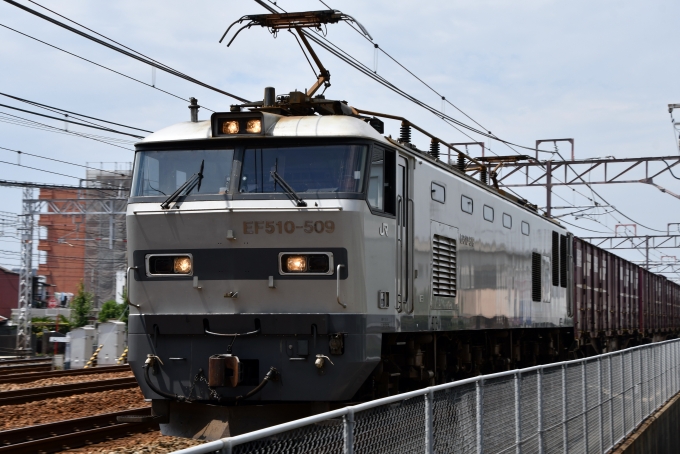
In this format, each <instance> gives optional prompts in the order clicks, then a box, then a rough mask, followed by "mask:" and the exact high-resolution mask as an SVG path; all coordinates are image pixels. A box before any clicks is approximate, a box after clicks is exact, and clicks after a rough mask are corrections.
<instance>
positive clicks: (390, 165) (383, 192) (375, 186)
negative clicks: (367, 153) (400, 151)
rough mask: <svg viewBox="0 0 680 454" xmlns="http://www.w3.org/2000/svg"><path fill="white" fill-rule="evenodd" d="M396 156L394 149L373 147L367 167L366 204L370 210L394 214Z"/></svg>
mask: <svg viewBox="0 0 680 454" xmlns="http://www.w3.org/2000/svg"><path fill="white" fill-rule="evenodd" d="M396 164H397V158H396V152H395V150H389V149H386V148H382V147H379V146H374V147H373V152H372V153H371V162H370V163H369V169H368V194H367V200H368V204H369V205H370V206H371V208H372V211H374V212H378V214H379V213H384V214H389V215H392V216H394V215H395V214H396V189H397V185H396V183H395V181H396V176H397V169H396Z"/></svg>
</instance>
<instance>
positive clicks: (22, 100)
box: [0, 92, 153, 133]
mask: <svg viewBox="0 0 680 454" xmlns="http://www.w3.org/2000/svg"><path fill="white" fill-rule="evenodd" d="M0 95H2V96H6V97H8V98H12V99H15V100H17V101H21V102H25V103H27V104H30V105H32V106H36V107H42V108H43V109H45V110H49V111H51V112H55V111H59V112H66V113H68V114H72V115H77V116H79V117H85V118H89V119H90V120H96V121H101V122H103V123H109V124H112V125H116V126H122V127H124V128H128V129H135V130H137V131H142V132H148V133H153V131H149V130H146V129H141V128H135V127H134V126H127V125H123V124H120V123H114V122H113V121H108V120H102V119H101V118H97V117H89V116H87V115H83V114H79V113H77V112H71V111H69V110H65V109H60V108H59V107H54V106H48V105H47V104H41V103H39V102H35V101H30V100H28V99H24V98H19V97H18V96H13V95H9V94H7V93H1V92H0ZM55 113H56V112H55ZM79 120H81V121H85V120H82V119H79ZM88 123H89V122H88ZM92 124H95V123H92ZM112 131H114V130H113V129H112Z"/></svg>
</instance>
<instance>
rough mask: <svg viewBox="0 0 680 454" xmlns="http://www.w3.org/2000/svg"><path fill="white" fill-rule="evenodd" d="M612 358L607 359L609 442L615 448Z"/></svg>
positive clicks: (610, 356)
mask: <svg viewBox="0 0 680 454" xmlns="http://www.w3.org/2000/svg"><path fill="white" fill-rule="evenodd" d="M612 356H614V355H609V356H608V357H607V359H608V360H609V433H610V437H609V441H610V443H611V447H613V446H614V444H615V443H614V442H615V440H614V374H613V373H612V364H613V362H612Z"/></svg>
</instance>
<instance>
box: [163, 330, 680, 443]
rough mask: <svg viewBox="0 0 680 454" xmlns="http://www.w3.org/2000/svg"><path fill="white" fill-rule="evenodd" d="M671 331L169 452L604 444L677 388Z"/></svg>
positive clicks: (677, 352)
mask: <svg viewBox="0 0 680 454" xmlns="http://www.w3.org/2000/svg"><path fill="white" fill-rule="evenodd" d="M678 363H680V340H677V339H676V340H672V341H665V342H659V343H656V344H648V345H643V346H639V347H633V348H629V349H626V350H621V351H618V352H612V353H607V354H604V355H599V356H594V357H590V358H584V359H579V360H573V361H565V362H561V363H553V364H549V365H544V366H535V367H529V368H526V369H520V370H514V371H507V372H500V373H495V374H490V375H484V376H480V377H474V378H469V379H466V380H459V381H456V382H452V383H446V384H443V385H437V386H432V387H429V388H424V389H420V390H417V391H411V392H408V393H404V394H398V395H395V396H391V397H386V398H383V399H378V400H374V401H370V402H366V403H362V404H358V405H352V406H348V407H345V408H341V409H338V410H334V411H330V412H327V413H322V414H318V415H315V416H310V417H308V418H304V419H300V420H296V421H291V422H288V423H285V424H280V425H277V426H273V427H269V428H266V429H262V430H258V431H255V432H250V433H246V434H242V435H238V436H235V437H229V438H223V439H220V440H217V441H213V442H209V443H205V444H203V445H199V446H194V447H191V448H187V449H183V450H180V451H175V454H203V453H206V454H207V453H212V452H216V451H220V450H221V451H220V452H221V453H223V454H236V453H238V454H248V453H258V454H265V453H275V452H312V451H313V452H319V453H330V452H344V453H347V454H353V453H368V452H371V453H373V452H381V453H383V452H384V453H391V452H425V453H434V452H454V451H455V452H461V453H480V454H481V453H482V452H484V453H498V454H502V453H517V454H521V453H523V452H524V453H529V452H531V453H534V452H535V453H554V452H565V453H566V452H591V451H593V452H595V451H597V452H602V453H605V452H609V451H611V450H612V449H613V448H614V447H615V446H616V445H617V444H618V443H620V442H621V441H622V440H623V439H624V438H625V437H626V436H627V435H628V434H630V433H632V432H633V431H634V430H635V428H636V427H638V426H639V425H640V424H641V423H642V422H643V421H644V420H645V419H646V418H647V417H648V416H650V415H652V414H653V413H654V412H655V411H656V410H657V409H658V408H660V407H661V406H663V405H664V404H665V403H666V402H667V401H668V400H670V398H671V397H672V396H673V395H675V394H676V393H677V392H678V391H679V390H680V375H679V372H680V369H679V368H678Z"/></svg>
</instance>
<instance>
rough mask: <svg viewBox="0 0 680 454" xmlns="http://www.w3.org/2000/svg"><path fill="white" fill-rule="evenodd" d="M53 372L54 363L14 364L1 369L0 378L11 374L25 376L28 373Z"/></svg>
mask: <svg viewBox="0 0 680 454" xmlns="http://www.w3.org/2000/svg"><path fill="white" fill-rule="evenodd" d="M49 370H52V363H47V364H40V363H37V364H13V365H10V366H2V367H0V377H2V376H6V375H11V374H23V373H26V372H43V371H49Z"/></svg>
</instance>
